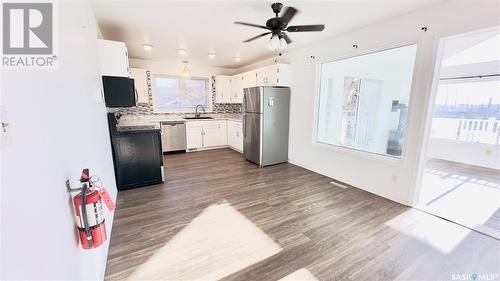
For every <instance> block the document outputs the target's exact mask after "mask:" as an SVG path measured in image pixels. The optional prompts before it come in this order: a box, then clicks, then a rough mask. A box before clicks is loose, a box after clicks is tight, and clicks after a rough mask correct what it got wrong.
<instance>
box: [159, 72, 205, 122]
mask: <svg viewBox="0 0 500 281" xmlns="http://www.w3.org/2000/svg"><path fill="white" fill-rule="evenodd" d="M157 77H159V78H170V79H177V80H179V86H180V92H181V95H182V94H183V93H184V92H183V91H184V90H183V89H182V85H181V83H182V80H183V79H184V78H183V77H182V76H177V75H169V74H161V73H152V74H151V92H152V104H153V112H154V113H166V114H182V113H194V112H195V111H196V107H182V108H179V109H174V108H170V109H169V108H166V107H159V106H158V105H157V104H156V102H155V101H156V95H157V93H156V78H157ZM186 80H203V81H205V93H206V96H207V99H208V101H207V107H206V108H205V111H206V112H207V113H211V112H212V111H213V97H212V92H211V90H210V89H211V84H210V79H209V78H207V77H195V76H193V77H189V78H188V79H186Z"/></svg>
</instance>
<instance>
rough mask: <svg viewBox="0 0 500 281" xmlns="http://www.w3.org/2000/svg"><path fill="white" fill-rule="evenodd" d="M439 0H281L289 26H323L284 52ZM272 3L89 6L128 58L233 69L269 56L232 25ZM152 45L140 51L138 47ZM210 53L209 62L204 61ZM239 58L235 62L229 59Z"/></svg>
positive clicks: (266, 12)
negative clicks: (291, 14) (289, 10)
mask: <svg viewBox="0 0 500 281" xmlns="http://www.w3.org/2000/svg"><path fill="white" fill-rule="evenodd" d="M439 1H440V0H416V1H415V0H393V1H373V0H372V1H369V0H364V1H352V0H351V1H283V3H284V5H285V6H293V7H295V8H297V9H298V10H299V13H297V15H296V16H295V18H293V20H292V21H291V22H290V24H289V25H301V24H325V25H326V28H325V30H324V31H323V32H308V33H305V32H304V33H289V36H290V37H291V39H292V40H293V41H294V42H293V43H292V44H291V45H289V46H288V48H287V49H285V50H284V51H285V52H286V51H287V50H293V49H296V48H300V47H301V46H304V45H308V44H311V43H313V42H317V41H321V40H324V39H326V38H329V37H332V36H334V35H336V34H339V33H342V32H346V31H349V30H352V29H355V28H358V27H362V26H365V25H368V24H370V23H373V22H377V21H380V20H383V19H386V18H390V17H393V16H396V15H400V14H404V13H408V12H410V11H413V10H416V9H419V8H421V7H423V6H427V5H430V4H434V3H436V2H439ZM271 3H273V1H91V5H92V8H93V10H94V13H95V16H96V18H97V21H98V24H99V26H100V28H101V31H102V34H103V37H104V38H105V39H110V40H117V41H123V42H125V43H126V45H127V47H128V49H129V57H131V58H141V59H152V60H160V61H181V60H182V57H181V56H180V55H178V54H177V52H176V49H178V48H183V49H186V50H187V51H188V58H189V60H190V63H192V64H197V65H206V66H217V67H229V68H238V67H241V66H244V65H247V64H250V63H253V62H256V61H259V60H262V59H266V58H270V57H272V56H273V53H272V52H271V51H270V50H268V49H267V48H266V43H267V41H268V40H269V39H268V38H267V37H263V38H260V39H257V40H255V41H253V42H250V43H243V42H242V41H243V40H245V39H248V38H250V37H252V36H255V35H258V34H260V33H263V32H265V30H263V29H259V28H253V27H247V26H241V25H235V24H233V22H234V21H245V22H250V23H255V24H260V25H265V22H266V20H267V19H269V18H271V17H273V16H274V14H273V13H272V10H271V8H270V5H271ZM144 43H148V44H152V45H153V46H154V48H153V50H152V51H146V50H144V49H143V48H142V44H144ZM209 51H215V53H216V57H215V58H214V59H210V58H208V56H207V54H208V52H209ZM236 56H238V57H241V61H240V62H235V61H234V59H233V58H234V57H236Z"/></svg>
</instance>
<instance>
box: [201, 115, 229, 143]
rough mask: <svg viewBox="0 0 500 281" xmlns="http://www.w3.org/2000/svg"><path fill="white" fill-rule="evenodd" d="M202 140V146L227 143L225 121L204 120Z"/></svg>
mask: <svg viewBox="0 0 500 281" xmlns="http://www.w3.org/2000/svg"><path fill="white" fill-rule="evenodd" d="M203 142H204V143H203V144H204V147H212V146H222V145H227V129H226V121H225V120H223V121H205V124H204V125H203Z"/></svg>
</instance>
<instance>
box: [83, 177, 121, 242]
mask: <svg viewBox="0 0 500 281" xmlns="http://www.w3.org/2000/svg"><path fill="white" fill-rule="evenodd" d="M92 178H94V177H92ZM98 182H100V181H99V180H98V179H97V180H92V179H91V178H90V176H89V169H84V170H83V171H82V174H81V177H80V183H81V184H82V187H81V191H80V192H79V193H78V194H77V195H76V196H75V197H73V204H74V207H75V220H76V227H77V230H78V234H79V237H80V242H81V245H82V248H84V249H92V248H96V247H99V246H100V245H102V244H103V243H104V241H106V223H105V220H104V210H103V206H102V205H103V201H104V204H105V205H106V206H107V208H108V210H109V211H113V210H114V208H115V205H114V203H113V201H112V199H111V197H110V196H109V193H108V192H107V191H106V189H105V188H104V187H102V186H101V187H99V186H97V185H98V184H97V183H98Z"/></svg>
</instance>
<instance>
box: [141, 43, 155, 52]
mask: <svg viewBox="0 0 500 281" xmlns="http://www.w3.org/2000/svg"><path fill="white" fill-rule="evenodd" d="M142 48H143V49H144V50H145V51H148V52H149V51H151V50H153V45H151V44H142Z"/></svg>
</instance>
